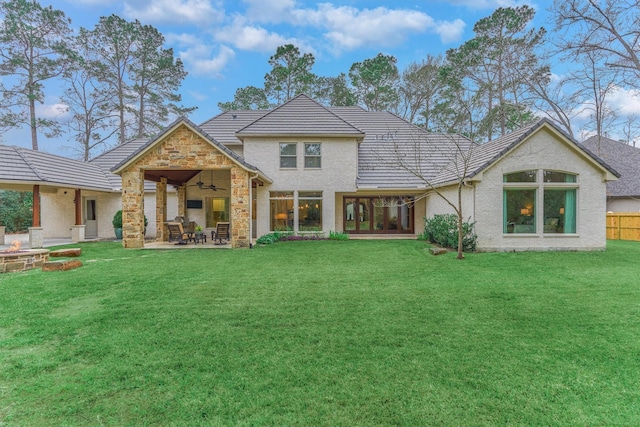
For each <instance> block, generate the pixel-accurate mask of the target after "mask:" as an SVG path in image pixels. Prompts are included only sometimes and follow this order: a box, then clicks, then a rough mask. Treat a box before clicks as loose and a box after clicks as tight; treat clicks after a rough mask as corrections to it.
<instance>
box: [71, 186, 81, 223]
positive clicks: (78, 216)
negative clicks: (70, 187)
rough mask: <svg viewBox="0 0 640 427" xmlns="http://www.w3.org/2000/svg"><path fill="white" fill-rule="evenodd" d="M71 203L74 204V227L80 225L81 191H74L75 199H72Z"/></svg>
mask: <svg viewBox="0 0 640 427" xmlns="http://www.w3.org/2000/svg"><path fill="white" fill-rule="evenodd" d="M73 203H75V204H76V222H75V225H82V191H81V190H80V189H79V188H78V189H76V198H75V199H73Z"/></svg>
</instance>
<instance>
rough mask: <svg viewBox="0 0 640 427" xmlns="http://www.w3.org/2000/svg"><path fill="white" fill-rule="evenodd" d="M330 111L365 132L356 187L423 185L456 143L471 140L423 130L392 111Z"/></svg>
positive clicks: (354, 108)
mask: <svg viewBox="0 0 640 427" xmlns="http://www.w3.org/2000/svg"><path fill="white" fill-rule="evenodd" d="M331 111H333V112H335V113H336V114H337V115H339V116H340V117H342V118H344V119H345V120H346V121H348V122H349V123H351V124H353V125H354V126H356V127H357V128H358V129H361V130H362V131H364V132H365V137H364V140H363V141H362V142H361V143H360V145H359V147H358V180H357V184H358V186H359V187H360V188H390V189H391V188H425V187H428V182H429V181H430V180H431V179H432V178H433V177H434V175H435V174H436V173H437V172H438V171H439V170H440V169H442V167H444V166H445V165H446V164H447V163H449V162H450V161H451V153H454V152H455V150H456V149H457V145H461V146H462V147H463V148H466V147H468V146H469V144H471V142H470V141H469V140H468V139H466V138H464V137H462V136H459V135H444V134H436V133H431V132H427V131H425V130H424V129H421V128H419V127H417V126H415V125H413V124H411V123H409V122H408V121H406V120H405V119H403V118H401V117H398V116H396V115H395V114H392V113H389V112H385V111H366V110H364V109H362V108H360V107H332V108H331Z"/></svg>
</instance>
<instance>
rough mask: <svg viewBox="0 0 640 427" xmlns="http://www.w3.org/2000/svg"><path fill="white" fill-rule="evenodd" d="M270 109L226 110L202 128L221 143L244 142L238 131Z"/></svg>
mask: <svg viewBox="0 0 640 427" xmlns="http://www.w3.org/2000/svg"><path fill="white" fill-rule="evenodd" d="M269 111H271V110H234V111H226V112H224V113H221V114H218V115H217V116H215V117H212V118H211V119H209V120H207V121H206V122H204V123H202V124H201V125H200V129H202V130H203V131H204V132H206V133H207V134H208V135H210V136H211V137H212V138H213V139H215V140H216V141H218V142H220V143H221V144H225V145H238V144H242V141H240V140H239V139H238V137H237V136H236V132H237V131H239V130H240V129H242V128H243V127H245V126H247V125H249V124H251V123H253V122H255V121H256V120H258V119H259V118H260V117H262V116H264V115H265V114H267V113H268V112H269Z"/></svg>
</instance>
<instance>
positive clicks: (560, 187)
mask: <svg viewBox="0 0 640 427" xmlns="http://www.w3.org/2000/svg"><path fill="white" fill-rule="evenodd" d="M529 171H533V169H532V170H529V169H526V170H521V171H513V172H508V173H504V174H503V183H502V199H503V206H502V209H503V214H502V228H503V236H528V237H531V236H545V237H557V236H575V235H576V234H578V231H579V230H578V212H579V210H578V199H579V193H580V184H579V174H577V173H573V172H568V171H562V170H556V169H543V168H540V169H535V179H534V181H521V182H514V181H510V180H508V176H511V177H513V176H515V175H517V174H519V173H527V172H529ZM562 174H564V180H563V181H560V180H557V179H555V180H554V179H545V178H547V177H549V176H550V177H554V176H555V177H558V176H561V175H562ZM517 190H523V191H527V190H533V191H534V192H535V193H534V200H533V206H532V207H531V208H532V209H533V212H532V213H531V214H532V215H533V230H534V231H533V232H521V233H516V232H515V224H512V223H510V222H509V221H508V218H507V209H508V205H507V203H508V200H507V194H508V193H507V192H508V191H517ZM558 191H564V197H565V202H564V204H563V205H562V206H561V207H560V208H558V213H557V215H555V212H554V216H553V218H552V217H550V216H549V215H550V213H549V212H550V211H549V210H548V206H547V205H548V204H550V200H551V197H550V194H551V193H553V192H558ZM560 204H562V203H560ZM569 204H571V206H569ZM527 208H528V207H525V206H523V209H522V210H523V216H524V210H525V209H527ZM531 214H530V215H531ZM556 218H557V220H556V221H553V219H556ZM561 226H562V227H563V231H559V230H560V227H561ZM552 227H553V228H552ZM567 228H568V229H569V230H570V231H564V230H566V229H567ZM509 230H512V231H511V232H509Z"/></svg>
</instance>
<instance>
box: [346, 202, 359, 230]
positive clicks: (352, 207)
mask: <svg viewBox="0 0 640 427" xmlns="http://www.w3.org/2000/svg"><path fill="white" fill-rule="evenodd" d="M344 209H345V213H346V215H345V219H344V230H345V231H353V230H355V229H356V199H344Z"/></svg>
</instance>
